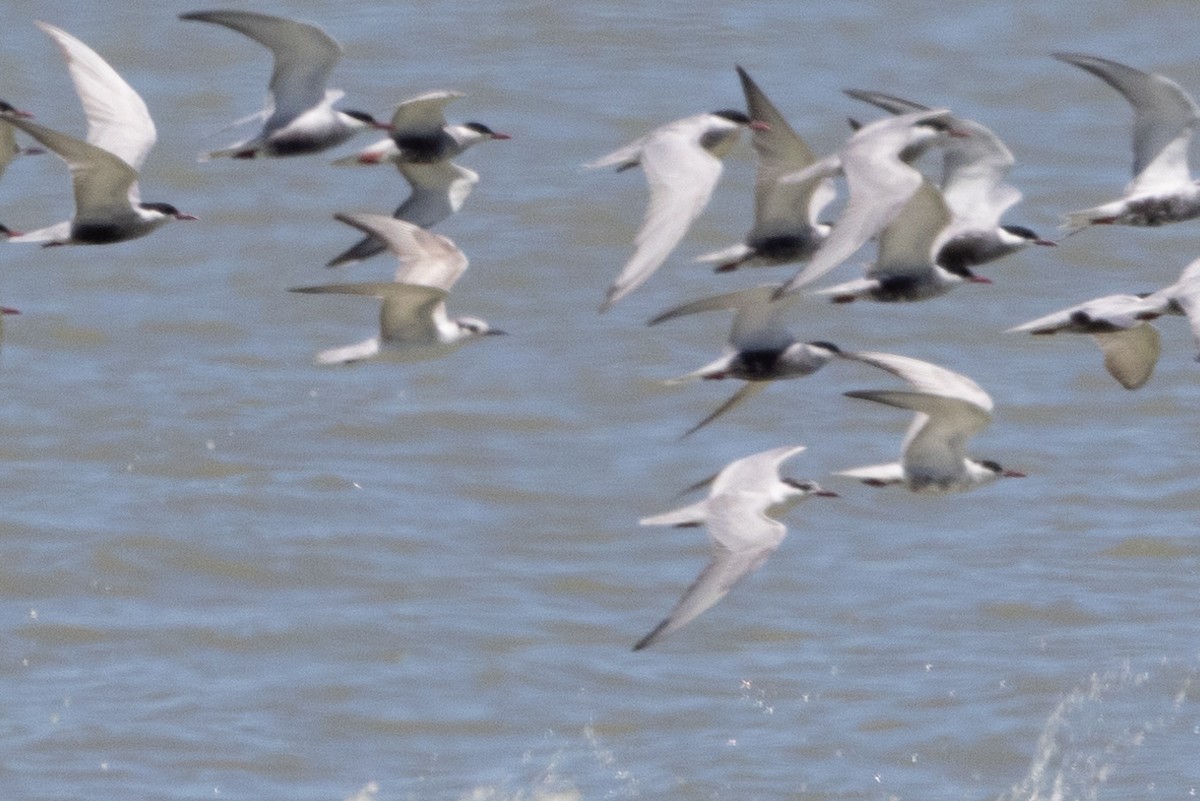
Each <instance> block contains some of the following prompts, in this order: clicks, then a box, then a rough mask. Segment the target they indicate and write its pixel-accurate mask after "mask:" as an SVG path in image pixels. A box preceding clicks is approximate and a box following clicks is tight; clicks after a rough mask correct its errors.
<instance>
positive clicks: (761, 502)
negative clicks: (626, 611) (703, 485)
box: [633, 493, 787, 651]
mask: <svg viewBox="0 0 1200 801" xmlns="http://www.w3.org/2000/svg"><path fill="white" fill-rule="evenodd" d="M766 504H767V501H766V498H765V496H760V495H755V494H751V493H737V494H734V495H722V496H720V497H717V498H713V499H711V500H710V501H709V518H708V530H709V538H710V539H711V540H712V558H711V559H710V560H709V563H708V565H707V566H706V567H705V568H704V570H703V571H701V573H700V575H699V576H697V577H696V580H695V581H693V582H692V584H691V586H690V587H688V588H687V590H686V591H685V592H684V594H683V597H682V598H680V599H679V601H678V602H677V603H676V604H675V606H674V608H673V609H672V610H671V613H670V614H669V615H667V617H666V618H665V619H664V620H663V621H662V622H661V623H659V624H658V625H657V626H656V627H655V628H654V630H653V631H651V632H650V633H649V634H647V635H646V636H645V637H643V638H642V639H641V640H639V641H638V642H637V644H636V645H634V646H633V650H635V651H640V650H641V649H643V648H646V647H647V646H650V645H653V644H654V643H656V642H658V641H659V640H661V639H662V638H663V637H666V636H667V635H668V634H670V633H672V632H674V631H677V630H678V629H680V628H682V627H683V626H685V625H687V624H688V623H690V622H691V621H693V620H695V619H696V618H697V617H698V616H699V615H700V614H701V613H703V612H705V611H707V610H708V609H709V608H711V607H712V606H713V605H714V604H716V603H717V601H719V600H721V599H722V598H724V597H725V595H726V594H728V592H729V590H730V589H732V588H733V586H734V585H735V584H737V583H738V582H739V581H741V580H742V578H744V577H745V576H747V575H749V574H750V573H752V572H754V571H755V570H757V569H758V568H760V567H762V565H763V563H765V562H766V561H767V559H768V558H769V557H770V556H771V554H772V553H774V552H775V550H776V549H777V548H778V547H779V544H780V543H781V542H783V538H784V536H786V534H787V529H786V528H785V527H784V526H783V524H782V523H780V522H778V521H776V520H772V519H770V518H769V517H767V516H766V515H765V514H764V510H765V508H766Z"/></svg>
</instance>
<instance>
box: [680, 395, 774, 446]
mask: <svg viewBox="0 0 1200 801" xmlns="http://www.w3.org/2000/svg"><path fill="white" fill-rule="evenodd" d="M768 383H770V382H768V381H747V382H746V383H745V384H743V385H742V387H741V389H739V390H738V391H737V392H735V393H733V394H732V395H730V396H729V399H728V400H726V401H725V402H724V403H722V404H721V405H720V406H718V407H717V408H716V409H713V411H712V413H711V414H709V415H708V416H707V417H705V418H704V419H703V420H701V421H700V422H699V423H696V425H694V426H692V427H691V428H689V429H688V430H687V431H684V432H683V435H682V436H681V437H680V439H682V438H683V437H688V436H691V435H692V434H694V433H696V432H697V431H699V430H700V429H702V428H704V427H705V426H706V425H708V424H709V423H711V422H712V421H713V420H716V419H717V418H718V417H720V416H721V415H723V414H725V412H728V411H729V410H730V409H733V408H734V407H735V406H740V405H741V404H743V403H745V402H746V401H748V400H749V399H750V398H753V397H754V396H755V395H757V394H758V393H760V392H762V391H763V390H764V389H766V388H767V384H768Z"/></svg>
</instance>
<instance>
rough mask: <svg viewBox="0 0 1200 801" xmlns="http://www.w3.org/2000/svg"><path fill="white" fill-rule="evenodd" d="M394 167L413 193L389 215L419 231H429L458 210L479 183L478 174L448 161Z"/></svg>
mask: <svg viewBox="0 0 1200 801" xmlns="http://www.w3.org/2000/svg"><path fill="white" fill-rule="evenodd" d="M397 166H398V168H399V170H400V174H401V175H403V176H404V178H405V180H407V181H408V185H409V186H410V187H412V194H410V195H409V196H408V198H407V199H406V200H405V201H404V202H403V203H401V204H400V207H399V208H397V209H396V212H395V214H393V215H392V216H394V217H395V218H396V219H398V220H405V221H407V222H410V223H412V224H413V225H416V226H420V227H421V228H432V227H433V226H434V225H437V224H438V223H439V222H441V221H442V220H444V219H446V218H447V217H449V216H450V215H451V214H454V213H455V212H457V211H458V210H459V209H461V208H462V207H463V203H465V202H466V200H467V196H468V195H470V194H471V190H472V189H474V188H475V184H477V183H479V174H478V173H476V172H475V171H474V170H468V169H467V168H466V167H460V166H459V165H457V164H455V163H454V162H451V161H439V162H435V163H433V164H400V165H397Z"/></svg>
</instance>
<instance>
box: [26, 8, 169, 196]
mask: <svg viewBox="0 0 1200 801" xmlns="http://www.w3.org/2000/svg"><path fill="white" fill-rule="evenodd" d="M37 26H38V27H39V28H41V29H42V30H43V31H45V33H46V34H47V35H48V36H49V37H50V38H51V39H53V40H54V42H55V44H57V45H58V47H59V49H60V50H61V51H62V54H63V56H64V58H66V60H67V70H68V72H70V75H71V81H72V82H73V83H74V84H75V92H76V94H78V95H79V100H80V102H81V103H82V104H83V113H84V114H85V115H86V116H87V121H88V132H87V141H88V143H89V144H91V145H95V146H96V147H98V148H101V149H103V150H106V151H108V152H109V153H112V154H114V155H115V156H117V157H118V158H120V159H121V160H122V161H124V162H125V163H126V164H127V165H129V166H130V167H132V168H133V170H134V171H135V173H136V171H137V170H140V169H141V168H142V163H143V162H144V161H145V160H146V155H147V154H149V152H150V149H151V148H153V147H154V142H155V140H156V139H157V137H158V134H157V132H156V131H155V128H154V120H152V119H151V118H150V111H149V109H147V108H146V103H145V101H143V100H142V98H141V95H139V94H138V93H137V92H135V91H134V90H133V87H131V86H130V85H129V84H128V83H126V82H125V79H124V78H122V77H121V76H120V75H118V74H117V71H116V70H114V69H113V68H112V67H110V66H109V65H108V62H106V61H105V60H104V59H102V58H100V56H99V55H98V54H97V53H96V51H94V50H92V49H91V48H90V47H88V46H87V45H85V44H84V43H83V42H81V41H79V40H78V39H76V38H75V37H74V36H72V35H71V34H69V33H67V32H66V31H64V30H62V29H61V28H57V27H55V26H53V25H50V24H49V23H46V22H38V23H37ZM47 147H49V145H47ZM132 200H133V201H135V202H136V197H134V198H132Z"/></svg>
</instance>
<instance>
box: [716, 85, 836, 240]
mask: <svg viewBox="0 0 1200 801" xmlns="http://www.w3.org/2000/svg"><path fill="white" fill-rule="evenodd" d="M737 73H738V77H739V78H740V79H741V81H742V91H743V93H744V94H745V96H746V110H747V111H748V112H749V117H750V119H752V120H759V121H761V122H765V123H767V125H768V126H769V127H768V128H765V129H760V130H755V131H754V133H753V136H752V137H751V140H750V141H751V145H752V146H753V147H754V150H755V152H756V153H757V154H758V174H757V176H756V178H755V182H754V228H753V230H751V232H750V234H749V236H748V237H747V238H748V239H758V238H766V237H770V236H775V235H787V234H792V233H794V232H795V231H796V230H797V229H798V228H803V227H804V226H805V225H806V224H807V225H813V224H815V223H816V217H817V215H818V214H820V212H821V209H823V208H824V207H825V206H827V205H829V203H830V202H831V201H832V200H833V198H834V196H835V190H834V188H833V182H832V181H830V180H829V179H828V178H826V177H821V176H819V175H816V176H813V177H811V178H809V179H808V180H806V181H800V182H796V181H790V182H781V181H780V179H781V178H783V177H784V176H786V175H792V174H794V173H796V172H798V171H800V170H803V169H804V168H805V167H808V166H809V165H811V164H813V163H814V162H816V160H817V157H816V156H815V155H814V154H813V152H812V149H811V148H810V147H809V146H808V143H807V142H805V141H804V140H803V139H802V138H801V137H800V135H799V134H797V133H796V131H795V129H793V128H792V126H791V125H790V124H789V123H788V121H787V119H785V118H784V116H783V115H782V114H780V113H779V109H777V108H776V107H775V104H774V103H772V102H771V101H770V100H769V99H768V98H767V96H766V94H764V93H763V91H762V89H760V88H759V87H758V84H756V83H755V82H754V80H753V79H752V78H751V77H750V76H749V75H748V74H747V73H746V71H745V70H744V69H742V68H741V67H738V68H737Z"/></svg>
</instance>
